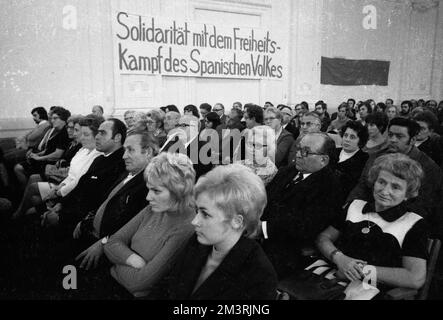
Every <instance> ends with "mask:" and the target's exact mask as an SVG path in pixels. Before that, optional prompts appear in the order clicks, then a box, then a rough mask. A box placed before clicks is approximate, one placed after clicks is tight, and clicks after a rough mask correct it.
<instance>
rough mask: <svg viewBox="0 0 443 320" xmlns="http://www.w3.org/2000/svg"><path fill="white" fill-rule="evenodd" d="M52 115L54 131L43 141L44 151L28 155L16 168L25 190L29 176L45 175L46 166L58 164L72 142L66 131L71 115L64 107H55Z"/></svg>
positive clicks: (15, 170)
mask: <svg viewBox="0 0 443 320" xmlns="http://www.w3.org/2000/svg"><path fill="white" fill-rule="evenodd" d="M51 114H52V115H51V119H50V120H51V123H52V127H53V130H52V132H51V133H48V137H47V140H46V141H42V143H43V144H44V145H45V146H44V148H43V151H41V152H37V153H34V152H30V153H29V154H28V155H27V160H26V161H23V162H21V163H19V164H17V165H16V166H15V167H14V172H15V174H16V176H17V179H18V181H19V183H20V184H21V186H22V187H23V188H25V186H26V183H27V181H28V178H29V176H31V175H32V174H36V173H43V172H44V170H45V166H46V165H47V164H54V163H56V162H57V161H58V160H59V159H60V157H61V156H62V155H63V153H64V152H65V150H66V149H67V148H68V145H69V142H70V141H69V136H68V131H67V130H66V123H67V121H68V118H69V117H70V116H71V113H70V112H69V111H68V110H66V109H65V108H63V107H54V108H53V110H52V112H51ZM45 137H46V136H45ZM45 137H44V138H43V139H45Z"/></svg>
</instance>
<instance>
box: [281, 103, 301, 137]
mask: <svg viewBox="0 0 443 320" xmlns="http://www.w3.org/2000/svg"><path fill="white" fill-rule="evenodd" d="M278 110H280V112H281V113H282V115H283V120H282V126H283V129H285V130H286V131H288V132H289V133H291V134H292V136H293V137H294V140H295V139H297V138H298V136H299V135H300V130H299V129H298V128H297V127H296V126H295V123H294V120H293V118H294V113H293V112H292V109H291V108H290V107H289V106H285V105H283V104H281V105H279V106H278Z"/></svg>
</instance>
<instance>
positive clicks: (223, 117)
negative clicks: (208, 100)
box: [212, 103, 228, 125]
mask: <svg viewBox="0 0 443 320" xmlns="http://www.w3.org/2000/svg"><path fill="white" fill-rule="evenodd" d="M212 111H214V112H216V113H217V114H218V116H219V117H220V121H221V124H224V125H225V124H227V123H228V117H227V116H226V115H225V106H224V105H222V104H221V103H216V104H215V105H214V108H213V109H212Z"/></svg>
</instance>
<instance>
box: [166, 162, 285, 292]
mask: <svg viewBox="0 0 443 320" xmlns="http://www.w3.org/2000/svg"><path fill="white" fill-rule="evenodd" d="M194 194H195V201H196V206H197V215H196V216H195V218H194V219H193V220H192V225H193V226H194V228H195V236H194V237H192V238H191V240H190V241H189V243H188V245H187V246H186V248H185V250H184V251H183V254H182V256H181V257H180V259H179V260H178V261H177V264H176V265H175V267H174V269H173V272H172V274H171V276H170V278H169V279H170V286H169V292H168V293H169V298H171V299H173V300H187V299H191V300H202V299H203V300H265V299H266V300H273V299H275V297H276V286H277V275H276V273H275V271H274V268H273V267H272V265H271V263H270V262H269V260H268V258H267V257H266V255H265V253H264V252H263V250H262V248H261V247H260V245H259V244H258V243H257V242H256V241H255V240H254V239H251V238H253V237H254V235H255V233H256V232H257V230H258V226H259V224H260V217H261V215H262V213H263V210H264V208H265V206H266V190H265V186H264V184H263V182H262V180H261V179H260V178H259V177H258V176H257V175H255V174H254V173H253V172H252V171H251V170H250V169H248V168H247V167H245V166H242V165H239V164H234V165H227V166H219V167H216V168H215V169H214V170H212V171H210V172H209V173H207V174H206V175H204V176H202V177H201V178H200V179H199V181H198V183H197V185H196V186H195V188H194Z"/></svg>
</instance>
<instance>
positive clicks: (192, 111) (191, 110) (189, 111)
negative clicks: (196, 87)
mask: <svg viewBox="0 0 443 320" xmlns="http://www.w3.org/2000/svg"><path fill="white" fill-rule="evenodd" d="M184 113H185V116H186V115H190V116H194V117H197V118H199V119H200V112H198V109H197V107H196V106H194V105H193V104H188V105H187V106H186V107H185V108H184Z"/></svg>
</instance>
